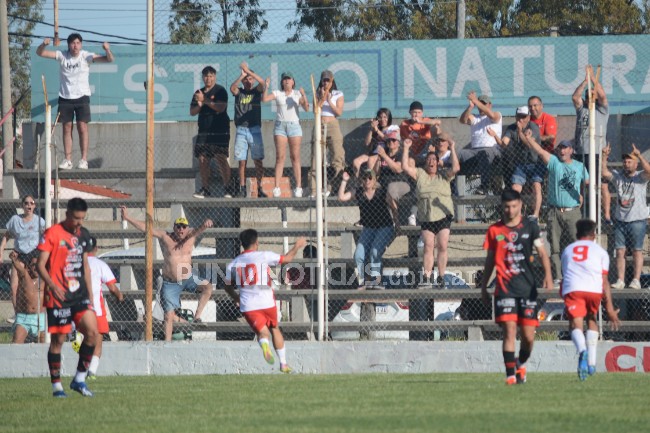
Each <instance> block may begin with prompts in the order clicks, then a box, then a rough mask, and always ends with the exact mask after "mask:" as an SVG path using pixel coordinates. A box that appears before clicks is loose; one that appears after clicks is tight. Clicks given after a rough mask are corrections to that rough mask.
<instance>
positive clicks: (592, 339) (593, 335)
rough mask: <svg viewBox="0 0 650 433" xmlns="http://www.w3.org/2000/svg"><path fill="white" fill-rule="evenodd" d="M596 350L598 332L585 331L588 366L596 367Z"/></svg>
mask: <svg viewBox="0 0 650 433" xmlns="http://www.w3.org/2000/svg"><path fill="white" fill-rule="evenodd" d="M597 348H598V331H592V330H591V329H588V330H587V350H588V354H589V365H592V366H596V350H597Z"/></svg>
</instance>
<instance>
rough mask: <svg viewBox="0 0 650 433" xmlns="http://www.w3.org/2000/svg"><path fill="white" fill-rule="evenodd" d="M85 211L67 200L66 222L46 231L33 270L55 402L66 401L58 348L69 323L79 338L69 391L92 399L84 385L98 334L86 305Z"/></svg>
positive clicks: (81, 201) (80, 204)
mask: <svg viewBox="0 0 650 433" xmlns="http://www.w3.org/2000/svg"><path fill="white" fill-rule="evenodd" d="M87 211H88V204H87V203H86V201H85V200H84V199H82V198H72V199H70V200H69V201H68V206H67V210H66V212H65V220H64V221H63V222H61V223H59V224H56V225H54V226H52V227H50V228H49V229H47V230H46V231H45V233H44V234H43V239H42V240H41V243H40V244H39V245H38V249H39V250H40V255H39V256H38V265H37V270H38V274H39V275H40V276H41V278H42V279H43V281H45V285H46V290H45V299H44V301H43V304H44V306H45V307H46V308H47V323H48V332H49V333H50V334H52V340H51V342H50V350H49V351H48V353H47V363H48V365H49V368H50V380H51V382H52V395H53V396H54V397H67V395H66V393H65V391H63V386H61V348H62V347H63V343H64V342H65V339H66V337H67V335H68V334H69V333H70V332H71V331H72V323H73V322H74V324H75V326H76V327H77V330H79V331H80V332H81V333H82V334H83V335H84V339H83V342H82V343H81V348H80V349H79V362H78V363H77V374H76V375H75V377H74V379H72V382H71V383H70V389H72V390H73V391H77V392H78V393H79V394H81V395H83V396H84V397H92V396H93V393H92V392H91V391H90V390H89V389H88V387H87V386H86V374H87V372H88V366H89V365H90V361H91V358H92V356H93V352H94V350H95V345H96V343H97V339H98V336H99V334H98V333H97V317H96V316H95V312H94V311H93V309H92V304H91V299H92V296H93V293H92V285H91V281H90V267H89V265H88V254H87V246H88V243H89V240H90V234H89V233H88V230H86V229H85V228H84V227H82V226H81V224H82V223H83V221H84V219H85V218H86V212H87Z"/></svg>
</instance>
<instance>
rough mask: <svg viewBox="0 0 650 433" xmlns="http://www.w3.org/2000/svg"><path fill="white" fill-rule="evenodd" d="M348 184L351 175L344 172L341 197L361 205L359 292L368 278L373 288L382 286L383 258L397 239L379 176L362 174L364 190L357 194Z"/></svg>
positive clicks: (357, 255) (369, 172) (357, 257)
mask: <svg viewBox="0 0 650 433" xmlns="http://www.w3.org/2000/svg"><path fill="white" fill-rule="evenodd" d="M349 180H350V175H349V174H348V173H346V172H344V173H343V179H342V181H341V185H340V186H339V193H338V196H339V200H340V201H342V202H346V201H349V200H354V199H355V198H356V200H357V203H358V205H359V213H360V215H361V225H362V226H363V230H362V231H361V235H360V236H359V240H358V241H357V248H356V249H355V250H354V261H355V263H356V265H357V275H358V281H359V289H363V288H364V287H365V283H366V274H369V275H370V281H371V282H370V285H371V286H381V275H382V257H383V256H384V252H385V251H386V248H387V247H388V245H390V243H391V242H392V241H393V238H394V237H395V227H394V225H393V218H392V217H391V212H390V210H389V207H388V202H387V194H386V188H382V186H381V185H379V184H378V183H377V176H376V175H375V172H374V171H373V170H370V169H367V170H365V171H364V172H363V173H362V174H361V187H359V188H357V190H356V191H354V190H352V191H346V186H347V183H348V181H349ZM366 257H367V258H368V260H366ZM366 263H367V266H366ZM367 268H368V269H367ZM366 271H368V272H366Z"/></svg>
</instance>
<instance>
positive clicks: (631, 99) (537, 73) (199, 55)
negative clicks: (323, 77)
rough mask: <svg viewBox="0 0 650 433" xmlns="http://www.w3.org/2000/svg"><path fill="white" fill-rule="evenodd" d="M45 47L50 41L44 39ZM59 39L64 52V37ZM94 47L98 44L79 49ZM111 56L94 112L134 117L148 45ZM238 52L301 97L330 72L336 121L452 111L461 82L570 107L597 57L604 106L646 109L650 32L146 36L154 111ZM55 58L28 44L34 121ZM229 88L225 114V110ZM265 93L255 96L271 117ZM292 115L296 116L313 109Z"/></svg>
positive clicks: (497, 101)
mask: <svg viewBox="0 0 650 433" xmlns="http://www.w3.org/2000/svg"><path fill="white" fill-rule="evenodd" d="M48 48H50V49H51V47H48ZM60 48H62V49H65V46H61V47H60ZM84 49H86V50H88V51H92V52H96V53H99V54H102V53H103V50H102V49H101V47H98V46H84ZM112 50H113V52H114V54H115V58H116V60H115V62H114V63H109V64H93V65H91V74H90V84H91V88H92V90H93V95H92V97H91V104H92V107H91V109H92V117H93V121H103V122H117V121H144V120H145V102H146V100H145V96H146V95H145V88H144V81H145V78H146V77H145V73H146V48H145V47H144V46H142V47H121V46H115V47H113V48H112ZM242 61H246V62H247V63H248V64H249V67H250V68H252V69H253V70H255V71H256V73H258V74H259V75H260V76H262V77H264V78H266V77H271V88H272V89H277V88H278V86H279V82H280V75H281V73H282V72H283V71H291V72H293V73H294V75H295V78H296V86H297V87H301V86H302V87H304V89H305V91H306V92H307V94H308V95H310V97H311V83H310V74H313V76H314V80H315V81H316V84H318V80H319V78H320V72H321V71H322V70H324V69H329V70H331V71H333V72H334V74H335V79H336V83H337V85H338V88H339V90H342V91H343V92H344V94H345V110H344V114H343V117H344V118H364V119H366V118H370V117H373V116H374V115H375V113H376V111H377V109H378V108H379V107H388V108H389V109H390V110H391V111H392V112H393V116H394V117H405V116H407V114H408V106H409V104H410V103H411V102H412V101H413V100H419V101H421V102H422V103H423V104H424V107H425V115H427V116H431V117H433V116H439V117H457V116H459V115H460V113H461V112H462V111H463V110H464V109H465V108H466V106H467V99H466V95H467V92H469V91H470V90H476V92H477V93H479V94H487V95H489V96H490V97H491V98H492V101H493V104H494V107H495V109H497V110H499V111H502V112H503V113H504V114H505V115H513V114H514V111H515V107H517V106H520V105H525V104H526V102H527V99H528V97H529V96H532V95H537V96H540V97H541V98H542V99H543V101H544V105H545V111H546V112H548V113H552V114H560V115H567V114H574V109H573V105H572V103H571V95H572V93H573V91H574V89H575V88H576V87H577V86H578V85H579V84H580V82H581V81H582V80H583V79H584V76H585V65H586V64H588V63H591V64H593V65H594V66H596V65H602V72H601V77H600V78H601V80H600V81H601V83H602V84H603V87H604V89H605V92H606V93H607V96H608V99H609V104H610V112H611V113H612V114H618V113H620V114H631V113H638V112H649V111H650V107H649V106H650V102H649V100H650V97H649V96H650V36H648V35H637V36H594V37H570V38H511V39H465V40H435V41H392V42H340V43H304V44H302V43H301V44H237V45H235V44H232V45H156V50H155V63H156V66H155V119H156V121H187V120H192V117H191V116H190V115H189V104H190V100H191V98H192V94H193V93H194V91H195V90H196V89H198V88H199V87H201V86H202V81H201V69H203V67H204V66H206V65H212V66H214V67H215V69H217V71H218V72H217V82H218V84H220V85H222V86H224V87H225V88H226V89H227V90H228V93H229V94H230V91H229V87H230V84H231V83H232V82H233V81H234V80H235V79H236V78H237V76H238V75H239V73H240V70H239V64H240V63H241V62H242ZM58 71H59V67H58V63H57V62H55V61H54V60H50V59H44V58H41V57H38V56H37V55H36V54H35V52H33V53H32V118H33V119H34V120H35V121H41V122H42V121H43V112H44V108H43V101H44V99H43V92H42V85H41V74H44V75H45V78H46V80H47V85H48V96H49V99H50V103H51V104H52V105H54V110H56V105H57V96H58V85H59V76H58ZM232 99H233V98H232V96H231V97H230V99H229V104H228V105H229V107H228V112H229V113H230V116H231V118H232V116H233V102H232ZM273 104H274V103H273V102H271V103H265V104H263V110H262V113H263V114H262V115H263V117H264V118H265V119H273V118H274V107H273ZM312 117H313V115H312V114H311V113H301V118H303V119H309V118H312Z"/></svg>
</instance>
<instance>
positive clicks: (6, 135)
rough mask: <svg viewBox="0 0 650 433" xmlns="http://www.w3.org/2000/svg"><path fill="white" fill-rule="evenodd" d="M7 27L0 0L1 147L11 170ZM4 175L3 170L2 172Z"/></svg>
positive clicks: (11, 139) (3, 6)
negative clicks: (2, 119) (2, 120)
mask: <svg viewBox="0 0 650 433" xmlns="http://www.w3.org/2000/svg"><path fill="white" fill-rule="evenodd" d="M8 27H9V25H8V22H7V0H0V86H2V117H3V118H4V117H5V116H6V119H5V122H4V123H3V124H2V147H3V148H4V151H5V152H4V165H3V166H4V167H6V168H13V165H14V164H13V161H14V146H13V131H14V128H13V118H12V116H10V115H8V114H10V111H11V64H10V62H9V29H8ZM2 173H4V170H2Z"/></svg>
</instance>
